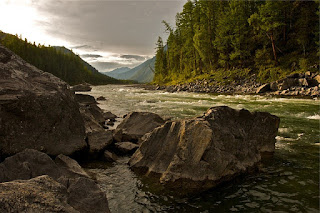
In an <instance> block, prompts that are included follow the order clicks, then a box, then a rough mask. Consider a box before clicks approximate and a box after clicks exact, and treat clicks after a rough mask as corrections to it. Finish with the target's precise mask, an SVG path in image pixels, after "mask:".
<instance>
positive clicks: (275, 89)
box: [270, 81, 279, 91]
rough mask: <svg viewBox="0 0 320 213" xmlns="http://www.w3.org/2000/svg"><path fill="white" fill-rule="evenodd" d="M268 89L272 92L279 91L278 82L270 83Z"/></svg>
mask: <svg viewBox="0 0 320 213" xmlns="http://www.w3.org/2000/svg"><path fill="white" fill-rule="evenodd" d="M270 89H271V90H272V91H277V90H278V89H279V87H278V82H276V81H274V82H271V83H270Z"/></svg>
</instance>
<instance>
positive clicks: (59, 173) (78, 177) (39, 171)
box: [0, 149, 109, 212]
mask: <svg viewBox="0 0 320 213" xmlns="http://www.w3.org/2000/svg"><path fill="white" fill-rule="evenodd" d="M42 175H48V176H49V177H50V178H52V179H53V180H55V181H57V182H58V183H60V184H62V186H63V187H62V186H59V184H58V183H54V184H53V183H52V182H53V180H51V179H50V181H49V182H50V183H52V184H53V186H52V187H51V188H50V187H49V188H40V189H41V190H42V191H41V190H40V189H39V190H40V191H32V190H31V191H30V194H29V195H30V196H31V198H32V199H28V197H25V196H27V194H26V193H25V192H24V191H23V190H27V188H26V189H25V188H22V189H21V190H20V191H18V192H17V196H18V197H20V198H21V199H20V200H19V199H18V200H17V201H16V202H17V204H15V207H14V208H18V207H20V206H23V205H24V204H25V203H27V206H28V208H32V206H33V205H32V202H36V201H37V200H38V201H39V203H40V204H41V203H42V204H43V205H46V202H45V201H43V200H42V199H43V197H42V195H47V196H49V197H50V196H51V195H52V194H53V195H55V196H57V197H61V193H62V192H61V190H62V189H63V193H62V195H63V196H65V197H66V200H67V203H68V204H70V206H72V207H73V208H74V209H75V210H77V212H109V208H108V201H107V198H106V195H105V194H104V193H103V192H102V191H101V190H100V188H99V187H98V186H97V185H96V184H95V182H94V181H93V180H91V179H90V178H89V175H88V174H87V173H86V172H85V171H84V170H83V169H82V168H81V166H80V165H79V164H78V163H77V162H76V161H75V160H73V159H71V158H69V157H67V156H64V155H59V156H57V157H56V159H55V161H53V160H52V159H51V158H50V157H49V156H48V155H46V154H45V153H42V152H39V151H36V150H32V149H26V150H24V151H23V152H20V153H18V154H16V155H14V156H11V157H8V158H6V159H5V161H4V162H2V163H0V182H7V181H14V180H28V179H31V178H36V177H38V176H42ZM45 179H48V178H45ZM32 180H33V179H31V180H30V182H32ZM22 182H23V181H22ZM12 183H13V185H10V186H12V187H16V188H17V189H18V190H19V183H18V182H16V181H14V182H12ZM23 183H28V181H25V182H23ZM44 184H46V183H44ZM0 185H1V184H0ZM3 185H6V183H5V184H3ZM45 186H47V185H45ZM30 187H31V186H30ZM56 187H58V188H60V189H61V190H60V191H59V190H58V189H57V188H56ZM0 189H1V186H0ZM11 189H12V188H10V187H9V188H3V191H1V193H0V204H1V201H2V200H6V199H2V198H3V197H2V196H7V195H8V196H9V197H12V199H14V196H15V195H12V193H14V192H13V190H11ZM35 189H37V185H36V186H35ZM39 192H41V193H40V194H39V195H38V193H39ZM56 192H57V193H58V195H56V194H55V193H56ZM38 196H39V197H38ZM10 199H11V198H10ZM10 199H9V200H7V202H8V203H10V202H11V200H10ZM26 199H27V200H26ZM63 199H64V198H63ZM43 202H44V203H43ZM39 203H37V202H36V203H35V204H34V205H35V206H36V207H37V205H38V204H39ZM62 203H63V202H62ZM49 204H50V203H49ZM49 204H48V209H46V208H45V207H43V208H45V209H46V211H41V212H51V206H50V205H51V204H50V205H49ZM54 205H55V203H54V204H53V206H54ZM63 205H64V204H63ZM9 207H10V206H9ZM9 207H7V208H9ZM28 208H27V209H28ZM18 209H19V208H18ZM0 210H1V207H0ZM39 211H40V210H39ZM1 212H3V211H1ZM4 212H6V211H4ZM17 212H19V211H18V210H17ZM30 212H31V211H30ZM53 212H54V211H53ZM67 212H68V211H67Z"/></svg>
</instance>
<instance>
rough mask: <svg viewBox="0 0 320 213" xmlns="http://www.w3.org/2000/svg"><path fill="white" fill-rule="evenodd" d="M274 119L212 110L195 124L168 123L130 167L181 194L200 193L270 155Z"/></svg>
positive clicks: (148, 137)
mask: <svg viewBox="0 0 320 213" xmlns="http://www.w3.org/2000/svg"><path fill="white" fill-rule="evenodd" d="M278 126H279V118H278V117H276V116H274V115H271V114H269V113H264V112H253V113H251V112H249V111H247V110H244V109H242V110H239V111H238V110H234V109H231V108H229V107H225V106H223V107H213V108H211V109H209V110H208V111H207V113H206V114H205V115H204V116H202V117H200V118H195V119H188V120H180V121H169V122H167V123H165V124H164V125H163V126H161V127H159V128H156V129H154V130H153V131H152V132H151V133H149V134H147V135H146V136H145V140H144V141H143V142H142V144H141V145H140V147H139V149H138V150H137V151H136V152H135V153H134V155H133V156H132V158H131V159H130V161H129V165H130V167H131V168H132V169H133V170H135V171H137V172H139V173H142V174H145V175H147V176H155V177H159V176H160V178H159V181H160V183H162V184H165V185H166V186H167V187H168V188H180V189H182V191H183V192H182V193H188V192H194V191H201V190H205V189H208V188H211V187H214V186H216V185H217V184H219V183H221V182H225V181H228V180H230V179H231V178H233V177H235V176H236V175H239V174H241V173H244V172H246V171H247V170H248V169H250V168H252V167H254V166H255V165H257V163H258V162H259V161H260V160H261V157H262V156H263V154H264V153H272V152H273V151H274V149H275V142H276V140H275V136H276V134H277V130H278Z"/></svg>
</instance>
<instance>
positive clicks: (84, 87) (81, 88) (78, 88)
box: [71, 83, 92, 92]
mask: <svg viewBox="0 0 320 213" xmlns="http://www.w3.org/2000/svg"><path fill="white" fill-rule="evenodd" d="M71 90H72V91H74V92H90V91H91V90H92V87H91V85H90V84H88V83H83V84H78V85H74V86H72V87H71Z"/></svg>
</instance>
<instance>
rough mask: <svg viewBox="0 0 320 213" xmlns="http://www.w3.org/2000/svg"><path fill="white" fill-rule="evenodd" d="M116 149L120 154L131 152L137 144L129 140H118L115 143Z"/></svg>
mask: <svg viewBox="0 0 320 213" xmlns="http://www.w3.org/2000/svg"><path fill="white" fill-rule="evenodd" d="M115 147H116V149H117V150H118V151H119V152H120V153H122V154H133V153H134V152H135V151H136V150H137V149H138V147H139V145H137V144H134V143H131V142H118V143H115Z"/></svg>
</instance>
